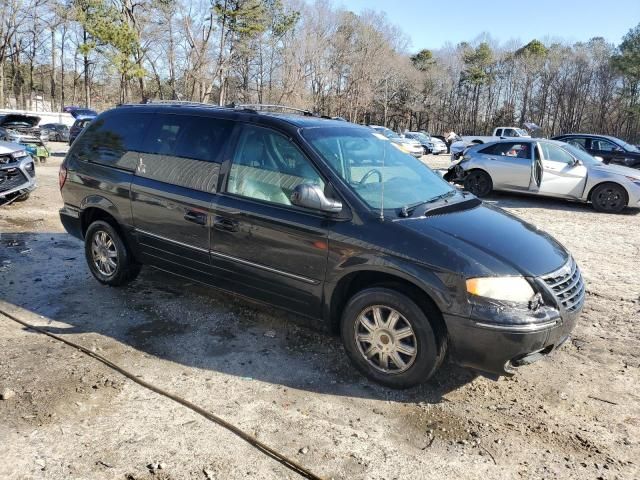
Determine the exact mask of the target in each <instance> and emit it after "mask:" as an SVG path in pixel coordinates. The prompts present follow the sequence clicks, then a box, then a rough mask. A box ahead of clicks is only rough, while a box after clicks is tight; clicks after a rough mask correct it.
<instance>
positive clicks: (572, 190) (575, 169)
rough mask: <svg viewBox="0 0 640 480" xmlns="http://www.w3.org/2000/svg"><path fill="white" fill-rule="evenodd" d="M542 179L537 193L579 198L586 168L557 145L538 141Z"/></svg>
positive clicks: (582, 188) (585, 178)
mask: <svg viewBox="0 0 640 480" xmlns="http://www.w3.org/2000/svg"><path fill="white" fill-rule="evenodd" d="M538 148H539V149H540V154H541V161H542V181H541V183H540V188H539V190H538V193H540V194H541V195H549V196H554V197H567V198H581V197H582V192H583V191H584V187H585V184H586V181H587V169H586V167H585V166H584V165H582V164H580V163H577V162H576V159H575V158H574V157H573V156H572V155H571V154H570V153H569V152H567V151H566V150H564V149H563V148H560V147H559V146H558V145H554V144H552V143H547V142H539V143H538Z"/></svg>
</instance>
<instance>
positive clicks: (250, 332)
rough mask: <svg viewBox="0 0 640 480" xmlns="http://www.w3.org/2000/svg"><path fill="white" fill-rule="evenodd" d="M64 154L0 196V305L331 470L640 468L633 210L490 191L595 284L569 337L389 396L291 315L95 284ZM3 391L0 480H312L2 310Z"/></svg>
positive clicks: (481, 472)
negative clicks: (509, 373)
mask: <svg viewBox="0 0 640 480" xmlns="http://www.w3.org/2000/svg"><path fill="white" fill-rule="evenodd" d="M61 149H62V146H60V145H58V148H57V150H61ZM54 150H56V149H55V148H54ZM61 159H62V154H58V155H57V156H54V157H52V158H51V159H50V160H49V163H47V164H46V165H44V166H41V167H38V169H37V173H38V178H39V183H40V187H39V188H38V190H36V191H35V192H34V194H33V195H32V197H31V198H30V199H29V200H28V201H26V202H22V203H14V204H12V205H11V206H9V207H3V208H0V232H2V233H1V234H0V288H1V289H2V290H1V292H2V293H1V294H0V308H2V309H5V310H8V311H11V312H15V313H16V314H17V315H19V316H20V317H21V318H23V319H24V320H26V321H29V322H31V323H33V324H36V325H41V326H43V327H44V328H46V329H47V330H49V331H51V332H55V333H58V334H62V335H64V336H65V337H66V338H69V339H71V340H73V341H74V342H77V343H80V344H82V345H85V346H87V347H88V348H91V349H94V350H95V351H96V352H98V353H100V354H102V355H104V356H106V357H108V358H109V359H111V360H112V361H114V362H116V363H118V364H119V365H122V366H123V367H125V368H127V369H129V370H131V371H133V372H135V373H136V374H137V375H139V376H140V377H141V378H143V379H145V380H147V381H150V382H153V383H155V384H156V385H158V386H160V387H162V388H165V389H167V390H169V391H171V392H174V393H176V394H179V395H181V396H183V397H185V398H186V399H188V400H190V401H192V402H194V403H196V404H198V405H199V406H201V407H203V408H205V409H207V410H209V411H211V412H214V413H217V414H219V415H220V416H222V417H223V418H225V419H227V420H228V421H231V422H233V423H235V424H236V425H238V426H239V427H241V428H243V429H244V430H246V431H247V432H249V433H251V434H253V435H256V436H257V438H258V439H260V440H261V441H264V442H266V443H267V444H269V445H271V446H273V447H276V448H277V449H279V450H280V451H282V452H283V453H285V454H286V455H289V456H291V457H292V458H294V459H296V460H297V461H299V462H301V463H303V464H305V465H306V466H308V467H309V468H310V469H312V470H313V471H314V472H315V473H317V474H319V475H321V476H323V477H326V478H335V479H338V478H349V479H364V478H366V479H425V478H434V479H436V478H437V479H440V478H458V479H471V478H474V479H475V478H484V479H501V480H502V479H505V478H594V479H595V478H603V479H614V478H620V479H622V478H625V479H633V478H640V391H639V390H638V386H639V385H640V369H639V367H640V298H639V295H640V260H639V258H640V213H639V212H637V211H632V212H627V213H626V214H623V215H604V214H598V213H595V212H594V211H593V210H592V209H591V208H590V207H589V206H585V205H580V204H571V203H566V202H560V201H553V200H540V199H530V198H526V197H516V196H511V195H494V196H493V197H491V198H490V199H489V201H490V202H492V203H496V204H497V205H499V206H501V207H503V208H505V209H507V210H508V211H510V212H513V213H515V214H517V215H519V216H521V217H523V218H525V219H526V220H529V221H531V222H533V223H534V224H536V225H537V226H539V227H540V228H541V229H544V230H547V231H548V232H550V233H551V234H553V235H554V236H555V237H556V238H557V239H559V240H560V241H561V242H563V243H564V244H565V245H566V246H567V247H568V248H569V250H571V251H572V252H573V254H574V255H575V257H576V259H577V260H578V262H579V264H580V265H581V267H582V269H583V271H584V275H585V277H586V281H587V283H588V298H587V302H586V306H585V309H584V313H583V315H582V317H581V320H580V322H579V324H578V326H577V328H576V330H575V332H574V333H575V336H574V337H573V339H572V341H571V342H568V343H567V344H565V346H564V347H563V348H562V349H561V350H560V351H559V352H557V353H556V354H555V355H554V356H553V357H551V358H549V359H546V360H543V361H541V362H539V363H537V364H534V365H532V366H529V367H527V368H525V369H523V370H521V371H520V372H519V373H518V375H517V376H515V377H513V378H511V379H505V378H503V379H500V380H499V381H492V380H488V379H486V378H483V377H477V376H476V375H474V374H473V373H472V372H469V371H466V370H463V369H460V368H457V367H455V366H452V365H449V364H446V365H445V366H444V368H443V369H442V370H441V371H440V372H439V373H438V374H437V376H436V377H435V379H434V380H433V381H432V382H430V383H429V384H427V385H424V386H422V387H420V388H417V389H413V390H409V391H403V392H396V391H389V390H386V389H384V388H381V387H378V386H376V385H373V384H371V383H369V382H368V381H366V380H365V379H363V378H362V377H361V376H359V375H358V374H357V373H355V372H354V370H353V369H352V368H351V367H350V365H349V363H348V361H347V359H346V357H345V355H344V353H343V351H342V347H341V346H340V343H339V340H338V339H337V338H331V337H328V336H326V335H325V334H322V333H317V332H315V331H313V330H310V329H308V328H305V327H301V326H300V325H299V324H297V323H296V322H295V321H294V319H291V318H289V317H287V316H286V315H284V314H282V313H281V312H279V311H276V310H270V309H265V308H264V307H261V308H259V307H256V306H254V305H251V304H247V303H244V302H241V301H239V300H236V299H233V298H231V297H229V296H226V295H221V294H219V293H216V292H215V291H213V290H212V289H208V288H205V287H201V286H198V285H196V284H187V285H186V286H185V284H184V281H182V280H180V279H177V278H173V277H171V276H169V275H167V274H164V273H161V272H157V271H153V270H151V269H145V270H143V273H142V274H141V276H140V277H139V279H138V280H137V281H136V282H134V283H133V284H132V285H131V286H129V287H127V288H124V289H113V288H107V287H104V286H101V285H99V284H98V283H97V282H96V281H94V280H93V279H92V277H91V276H90V274H89V271H88V269H87V267H86V266H85V262H84V258H83V253H82V246H81V243H80V242H79V241H77V240H75V239H73V238H71V237H69V236H68V235H66V234H65V233H64V231H63V229H62V226H61V225H60V223H59V220H58V217H57V210H58V208H59V207H60V205H61V198H60V194H59V192H58V188H57V172H58V165H59V164H60V161H61ZM427 162H428V163H429V164H431V165H433V166H436V167H442V166H444V165H445V164H446V160H445V159H443V158H442V157H438V158H435V157H434V158H431V157H430V158H428V159H427ZM8 390H11V391H12V392H13V393H15V395H14V396H11V394H10V392H7V391H8ZM3 391H4V392H5V394H6V393H9V395H7V396H8V397H9V398H7V399H5V400H0V478H2V479H32V478H33V479H44V478H46V479H125V478H126V479H137V480H139V479H149V478H157V479H176V480H177V479H206V478H212V479H213V478H215V479H245V478H257V479H282V478H291V479H293V478H299V477H297V476H296V475H295V474H293V473H291V472H290V471H288V470H286V469H284V468H283V467H282V466H280V465H279V464H277V463H276V462H274V461H273V460H271V459H269V458H267V457H266V456H264V455H262V454H260V453H259V452H258V451H256V450H255V449H253V448H251V447H250V446H249V445H247V444H246V443H244V442H243V441H241V440H240V439H238V438H237V437H235V436H233V435H232V434H230V433H228V432H227V431H225V430H223V429H221V428H220V427H218V426H217V425H215V424H213V423H210V422H208V421H206V420H205V419H203V418H201V417H199V416H197V415H196V414H194V413H193V412H191V411H190V410H187V409H185V408H184V407H182V406H180V405H178V404H176V403H174V402H172V401H170V400H168V399H166V398H163V397H160V396H158V395H157V394H155V393H153V392H151V391H148V390H145V389H143V388H142V387H140V386H138V385H136V384H134V383H132V382H131V381H128V380H126V379H125V378H124V377H122V376H120V375H119V374H118V373H116V372H114V371H112V370H109V369H108V368H107V367H105V366H103V365H102V364H100V363H98V362H96V361H95V360H93V359H91V358H89V357H87V356H85V355H83V354H81V353H79V352H77V351H75V350H73V349H71V348H70V347H68V346H65V345H63V344H61V343H59V342H56V341H54V340H52V339H50V338H48V337H46V336H44V335H42V334H38V333H33V332H31V331H28V330H25V329H24V328H22V327H21V326H19V325H18V324H16V323H14V322H11V321H9V320H7V319H6V318H4V317H0V393H2V392H3ZM154 464H155V466H154ZM157 464H161V466H162V468H161V469H157ZM149 465H152V467H151V468H150V467H148V466H149Z"/></svg>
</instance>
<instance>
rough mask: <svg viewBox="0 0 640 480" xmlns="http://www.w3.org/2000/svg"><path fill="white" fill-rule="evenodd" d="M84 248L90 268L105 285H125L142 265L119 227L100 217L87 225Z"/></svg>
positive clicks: (138, 271)
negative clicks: (117, 228)
mask: <svg viewBox="0 0 640 480" xmlns="http://www.w3.org/2000/svg"><path fill="white" fill-rule="evenodd" d="M84 252H85V257H86V259H87V264H88V265H89V270H91V273H92V274H93V276H94V277H95V278H96V280H98V281H99V282H100V283H103V284H105V285H110V286H114V287H116V286H120V285H124V284H126V283H129V282H130V281H132V280H133V279H134V278H136V277H137V276H138V273H140V268H141V265H140V264H139V263H137V262H136V261H135V260H134V258H133V255H132V254H131V252H130V251H129V249H128V247H127V245H126V244H125V242H124V240H123V239H122V237H121V236H120V234H119V233H118V231H117V230H116V229H115V228H114V227H113V226H112V225H111V224H109V223H107V222H105V221H103V220H97V221H95V222H93V223H92V224H91V225H89V228H88V229H87V232H86V234H85V238H84Z"/></svg>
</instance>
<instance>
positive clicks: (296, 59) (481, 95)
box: [0, 0, 640, 143]
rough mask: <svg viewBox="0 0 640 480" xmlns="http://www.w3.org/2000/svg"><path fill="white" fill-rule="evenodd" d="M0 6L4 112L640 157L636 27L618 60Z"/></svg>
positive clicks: (264, 20) (612, 51) (276, 16)
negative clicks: (356, 126)
mask: <svg viewBox="0 0 640 480" xmlns="http://www.w3.org/2000/svg"><path fill="white" fill-rule="evenodd" d="M0 6H1V7H0V9H1V12H0V20H1V23H0V108H19V109H27V110H34V109H41V110H42V109H50V110H52V111H59V110H61V109H62V107H63V106H66V105H82V106H88V107H92V108H94V109H97V110H104V109H107V108H111V107H113V106H115V105H117V104H119V103H128V102H141V101H153V100H165V101H166V100H179V101H193V102H204V103H211V104H216V105H226V104H229V103H236V104H243V103H267V104H285V105H289V106H294V107H298V108H303V109H307V110H310V111H313V112H315V113H319V114H323V115H329V116H340V117H344V118H345V119H347V120H349V121H352V122H357V123H363V124H369V123H371V124H383V125H386V126H389V127H390V128H393V129H396V130H404V129H405V128H409V129H414V130H416V129H421V130H426V131H429V132H431V133H441V132H443V131H445V130H450V129H453V130H455V131H456V132H458V133H460V134H472V133H473V134H482V133H488V132H490V131H491V130H492V129H493V127H494V126H497V125H499V124H500V125H503V124H505V125H512V124H513V125H516V126H521V125H522V124H523V123H524V122H533V123H536V124H537V125H539V126H540V127H542V131H543V133H544V135H547V136H551V135H555V134H559V133H566V132H575V131H581V132H598V133H604V134H610V135H615V136H618V137H621V138H624V139H626V140H628V141H632V142H636V143H637V142H640V133H639V130H640V129H639V126H640V24H639V25H638V26H636V27H635V28H633V29H631V30H630V31H629V32H628V33H627V34H626V35H625V36H624V38H623V40H622V42H621V43H620V44H619V45H614V44H611V43H609V42H608V41H607V40H605V39H603V38H601V37H594V38H592V39H591V40H589V41H588V42H580V43H570V42H568V41H565V40H563V39H562V36H561V34H560V33H559V32H548V37H545V38H539V39H521V40H518V39H515V40H511V41H509V42H506V43H500V42H498V41H496V40H495V39H493V38H492V37H491V36H490V35H489V34H482V35H479V36H478V37H476V38H474V39H469V41H468V42H463V43H460V44H457V45H453V44H446V45H443V46H441V47H440V48H438V49H431V50H430V49H425V48H422V46H420V45H411V43H410V41H409V38H408V37H407V35H406V34H405V33H404V32H403V31H402V30H401V29H400V28H398V27H397V26H395V25H393V24H392V23H391V22H390V21H389V20H388V19H387V18H386V16H385V14H384V13H382V12H376V11H368V12H362V13H360V14H356V13H354V12H351V11H349V10H347V9H345V8H344V7H337V6H335V4H334V3H332V2H330V1H327V0H317V1H314V2H312V1H304V0H262V1H260V0H193V1H190V0H0ZM430 11H431V12H433V9H431V10H430ZM478 31H482V28H481V27H480V26H479V28H478Z"/></svg>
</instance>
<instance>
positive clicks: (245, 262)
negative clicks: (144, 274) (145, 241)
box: [134, 228, 320, 285]
mask: <svg viewBox="0 0 640 480" xmlns="http://www.w3.org/2000/svg"><path fill="white" fill-rule="evenodd" d="M134 231H135V232H136V233H142V234H144V235H149V236H150V237H153V238H157V239H158V240H163V241H165V242H170V243H173V244H175V245H180V246H181V247H186V248H191V249H192V250H196V251H198V252H203V253H209V254H211V255H213V256H215V257H218V258H223V259H225V260H230V261H232V262H237V263H241V264H242V265H247V266H249V267H255V268H259V269H260V270H264V271H266V272H271V273H276V274H278V275H282V276H284V277H289V278H293V279H294V280H300V281H302V282H305V283H308V284H310V285H317V284H319V283H320V282H319V281H318V280H313V279H312V278H308V277H303V276H301V275H296V274H295V273H289V272H284V271H282V270H278V269H276V268H272V267H268V266H266V265H262V264H260V263H254V262H250V261H249V260H245V259H243V258H238V257H233V256H231V255H227V254H225V253H220V252H216V251H214V250H207V249H206V248H200V247H195V246H193V245H189V244H187V243H182V242H179V241H177V240H173V239H171V238H167V237H163V236H162V235H156V234H155V233H151V232H147V231H146V230H140V229H138V228H136V229H135V230H134Z"/></svg>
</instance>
